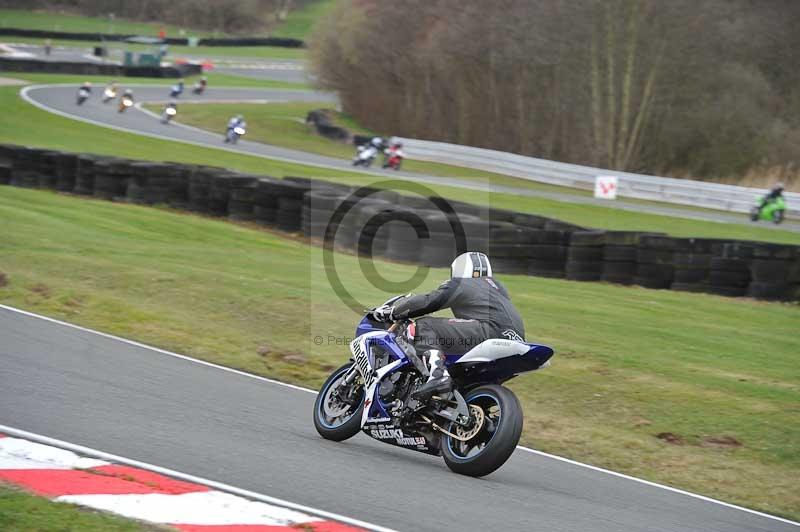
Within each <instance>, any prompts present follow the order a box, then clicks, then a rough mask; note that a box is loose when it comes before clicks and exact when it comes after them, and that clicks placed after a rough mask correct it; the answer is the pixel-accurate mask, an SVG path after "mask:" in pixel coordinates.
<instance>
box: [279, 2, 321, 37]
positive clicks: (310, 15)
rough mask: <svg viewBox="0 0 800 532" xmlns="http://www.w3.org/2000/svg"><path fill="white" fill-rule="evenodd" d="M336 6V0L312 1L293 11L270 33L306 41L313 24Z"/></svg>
mask: <svg viewBox="0 0 800 532" xmlns="http://www.w3.org/2000/svg"><path fill="white" fill-rule="evenodd" d="M335 4H336V0H314V1H313V2H310V3H309V4H308V5H306V6H304V7H302V8H300V9H296V10H293V11H291V12H290V13H289V16H288V17H287V19H286V21H285V22H284V23H283V24H281V25H279V26H278V27H277V28H275V30H274V31H273V32H272V34H273V35H275V36H276V37H289V38H292V39H300V40H303V41H304V40H306V39H308V37H309V36H310V34H311V32H312V30H313V29H314V24H316V22H317V21H318V20H319V19H320V18H321V17H324V16H325V15H326V14H327V13H328V11H330V10H331V9H332V8H333V6H334V5H335Z"/></svg>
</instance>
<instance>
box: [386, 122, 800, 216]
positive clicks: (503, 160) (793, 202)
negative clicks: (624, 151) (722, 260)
mask: <svg viewBox="0 0 800 532" xmlns="http://www.w3.org/2000/svg"><path fill="white" fill-rule="evenodd" d="M397 140H399V141H401V142H403V144H404V148H405V152H406V156H407V157H408V158H409V159H417V160H421V161H432V162H438V163H444V164H452V165H456V166H463V167H466V168H474V169H478V170H486V171H489V172H495V173H499V174H506V175H512V176H515V177H520V178H523V179H529V180H531V181H538V182H542V183H549V184H552V185H561V186H565V187H571V188H580V189H584V190H594V180H595V178H596V177H597V176H599V175H613V176H617V177H618V178H619V182H618V191H617V195H618V196H620V197H626V198H636V199H645V200H654V201H663V202H666V203H675V204H679V205H690V206H694V207H704V208H709V209H717V210H722V211H731V212H739V213H746V212H748V211H749V210H750V209H751V208H752V207H753V205H754V204H755V202H756V200H757V199H758V198H760V197H761V196H763V195H764V193H765V191H764V190H763V189H756V188H748V187H740V186H735V185H723V184H719V183H707V182H703V181H694V180H689V179H675V178H670V177H656V176H649V175H640V174H632V173H628V172H617V171H614V170H603V169H600V168H592V167H590V166H581V165H577V164H568V163H560V162H555V161H548V160H546V159H537V158H535V157H527V156H524V155H517V154H513V153H506V152H501V151H497V150H488V149H484V148H473V147H470V146H461V145H458V144H448V143H445V142H433V141H427V140H416V139H406V138H399V137H398V138H397ZM785 196H786V198H787V203H788V204H789V210H788V211H787V215H788V216H790V217H800V193H796V192H789V193H786V194H785Z"/></svg>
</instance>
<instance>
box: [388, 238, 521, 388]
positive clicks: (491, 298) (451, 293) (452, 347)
mask: <svg viewBox="0 0 800 532" xmlns="http://www.w3.org/2000/svg"><path fill="white" fill-rule="evenodd" d="M445 308H449V309H451V311H452V312H453V316H455V317H454V318H434V317H423V318H420V319H418V320H416V323H415V326H414V327H411V328H410V329H409V332H408V335H409V340H412V341H413V342H414V345H415V347H416V349H417V350H418V351H423V350H424V355H425V358H426V359H427V361H428V366H429V368H430V369H429V377H428V381H427V382H426V383H425V384H424V385H423V386H422V387H421V388H420V389H419V390H417V391H416V393H415V394H414V395H415V396H416V397H419V398H426V397H429V396H431V395H433V394H435V393H443V392H445V391H448V390H449V389H450V388H451V387H452V381H451V379H450V375H449V374H448V372H447V369H446V368H445V365H444V352H445V351H446V352H447V353H448V354H463V353H466V352H467V351H469V350H470V349H472V348H474V347H476V346H477V345H478V344H480V343H481V342H483V341H484V340H488V339H490V338H501V339H506V340H516V341H520V342H522V341H524V336H525V326H524V324H523V322H522V317H521V316H520V314H519V311H517V309H516V308H515V307H514V305H513V303H511V297H510V296H509V294H508V291H507V290H506V288H505V287H504V286H503V285H502V284H501V283H500V281H498V280H496V279H494V278H493V277H492V266H491V264H490V262H489V258H488V257H487V256H486V255H485V254H483V253H479V252H467V253H463V254H461V255H459V256H458V257H456V259H455V260H454V261H453V263H452V264H451V266H450V279H449V280H447V281H445V282H444V283H442V284H441V285H440V286H439V288H437V289H436V290H433V291H432V292H429V293H427V294H420V295H411V294H409V295H408V296H405V297H403V298H401V299H399V300H397V301H395V302H393V303H392V304H390V305H383V306H381V307H378V308H376V309H375V310H374V311H373V318H374V319H375V320H377V321H383V322H388V321H396V320H401V319H407V318H415V317H418V316H424V315H426V314H430V313H432V312H436V311H438V310H441V309H445Z"/></svg>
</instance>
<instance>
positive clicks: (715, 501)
mask: <svg viewBox="0 0 800 532" xmlns="http://www.w3.org/2000/svg"><path fill="white" fill-rule="evenodd" d="M0 309H5V310H8V311H10V312H16V313H19V314H23V315H26V316H30V317H33V318H38V319H41V320H44V321H48V322H51V323H55V324H58V325H62V326H65V327H70V328H73V329H77V330H80V331H83V332H88V333H92V334H96V335H98V336H102V337H105V338H109V339H112V340H116V341H119V342H123V343H126V344H129V345H133V346H136V347H140V348H143V349H148V350H151V351H155V352H157V353H161V354H163V355H168V356H172V357H175V358H180V359H182V360H186V361H188V362H193V363H195V364H201V365H203V366H208V367H212V368H215V369H220V370H223V371H227V372H230V373H235V374H237V375H241V376H244V377H249V378H251V379H256V380H260V381H263V382H268V383H270V384H277V385H278V386H284V387H286V388H291V389H294V390H298V391H301V392H306V393H312V394H314V395H317V393H318V392H316V391H315V390H311V389H309V388H304V387H302V386H297V385H294V384H289V383H286V382H281V381H278V380H274V379H269V378H267V377H261V376H260V375H254V374H252V373H247V372H246V371H241V370H238V369H233V368H228V367H225V366H220V365H219V364H214V363H212V362H206V361H205V360H199V359H197V358H192V357H190V356H187V355H181V354H178V353H174V352H172V351H167V350H165V349H161V348H159V347H153V346H150V345H147V344H143V343H140V342H137V341H135V340H129V339H127V338H122V337H120V336H115V335H113V334H108V333H104V332H100V331H96V330H93V329H88V328H86V327H81V326H80V325H75V324H73V323H68V322H65V321H61V320H57V319H55V318H50V317H47V316H42V315H41V314H36V313H33V312H29V311H27V310H22V309H18V308H15V307H10V306H8V305H3V304H0ZM517 449H519V450H521V451H524V452H527V453H531V454H535V455H538V456H543V457H545V458H551V459H553V460H558V461H560V462H564V463H567V464H571V465H574V466H578V467H584V468H586V469H591V470H592V471H597V472H600V473H605V474H608V475H612V476H615V477H618V478H623V479H626V480H631V481H634V482H639V483H641V484H645V485H647V486H652V487H656V488H661V489H664V490H667V491H670V492H673V493H677V494H680V495H685V496H687V497H692V498H695V499H698V500H701V501H705V502H710V503H713V504H718V505H721V506H725V507H727V508H732V509H735V510H741V511H743V512H747V513H749V514H752V515H757V516H760V517H766V518H768V519H773V520H775V521H780V522H782V523H787V524H790V525H794V526H798V527H800V523H799V522H796V521H791V520H789V519H785V518H783V517H778V516H777V515H771V514H768V513H764V512H759V511H758V510H752V509H750V508H745V507H744V506H738V505H736V504H732V503H729V502H725V501H720V500H718V499H713V498H711V497H707V496H705V495H700V494H698V493H692V492H691V491H686V490H682V489H680V488H673V487H672V486H667V485H665V484H659V483H657V482H652V481H650V480H645V479H642V478H638V477H633V476H630V475H626V474H624V473H618V472H616V471H612V470H610V469H604V468H602V467H598V466H593V465H591V464H586V463H583V462H578V461H576V460H571V459H569V458H564V457H562V456H558V455H555V454H550V453H546V452H544V451H537V450H536V449H531V448H530V447H523V446H522V445H518V446H517Z"/></svg>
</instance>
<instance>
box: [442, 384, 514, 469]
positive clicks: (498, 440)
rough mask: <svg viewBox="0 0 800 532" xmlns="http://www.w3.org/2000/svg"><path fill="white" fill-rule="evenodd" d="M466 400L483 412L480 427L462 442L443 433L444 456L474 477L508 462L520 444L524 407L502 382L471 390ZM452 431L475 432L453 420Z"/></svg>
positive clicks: (461, 432)
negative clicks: (463, 427) (461, 426)
mask: <svg viewBox="0 0 800 532" xmlns="http://www.w3.org/2000/svg"><path fill="white" fill-rule="evenodd" d="M464 399H465V400H466V401H467V404H468V405H469V406H470V414H471V415H472V416H473V419H474V418H475V417H480V415H478V416H476V413H475V410H474V409H475V408H477V409H480V411H481V412H482V414H483V422H482V424H481V425H480V428H479V429H477V433H475V434H474V435H473V436H472V437H471V438H470V439H469V440H467V441H465V442H462V441H459V440H458V439H456V438H453V437H452V436H449V435H447V434H443V435H442V440H441V443H442V456H443V457H444V461H445V463H446V464H447V467H449V468H450V469H451V470H452V471H453V472H455V473H459V474H461V475H467V476H470V477H482V476H484V475H488V474H489V473H491V472H493V471H495V470H496V469H497V468H499V467H500V466H502V465H503V464H504V463H506V460H508V459H509V457H510V456H511V454H512V453H513V452H514V449H515V448H516V447H517V443H519V438H520V435H521V434H522V407H521V406H520V404H519V400H518V399H517V396H516V395H514V393H513V392H512V391H511V390H509V389H508V388H504V387H503V386H500V385H498V384H489V385H487V386H480V387H478V388H475V389H474V390H472V391H470V392H469V393H468V394H467V395H466V396H465V397H464ZM447 430H448V431H449V432H452V433H455V434H459V435H467V434H469V433H470V432H471V431H469V430H465V429H462V428H460V427H459V426H458V425H456V424H455V423H451V424H450V426H449V427H448V428H447Z"/></svg>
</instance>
